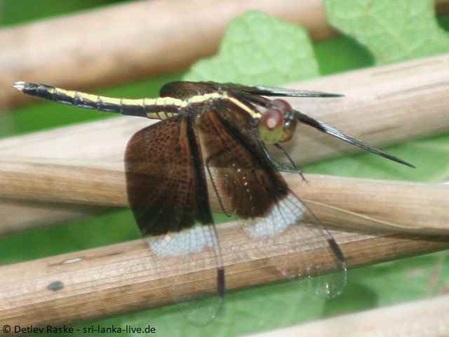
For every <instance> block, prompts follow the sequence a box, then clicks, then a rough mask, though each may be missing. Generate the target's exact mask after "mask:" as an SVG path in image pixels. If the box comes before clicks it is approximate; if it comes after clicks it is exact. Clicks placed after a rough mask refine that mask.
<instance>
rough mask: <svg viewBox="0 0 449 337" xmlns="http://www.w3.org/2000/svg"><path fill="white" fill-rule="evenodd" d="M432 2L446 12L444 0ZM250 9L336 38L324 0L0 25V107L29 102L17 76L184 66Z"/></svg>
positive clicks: (59, 78) (204, 0)
mask: <svg viewBox="0 0 449 337" xmlns="http://www.w3.org/2000/svg"><path fill="white" fill-rule="evenodd" d="M436 5H437V10H438V12H439V13H440V14H446V13H447V12H448V8H449V6H448V2H447V0H438V1H437V2H436ZM247 10H260V11H264V12H266V13H268V14H271V15H274V16H277V17H280V18H282V19H285V20H288V21H291V22H294V23H298V24H301V25H302V26H304V27H305V28H306V29H308V30H309V32H310V35H311V37H312V38H314V39H316V40H321V39H326V38H329V37H332V36H334V35H335V32H334V31H333V30H332V29H331V28H330V27H329V25H328V23H327V20H326V12H325V9H324V6H323V4H322V1H321V0H302V1H298V0H284V1H271V0H263V1H261V0H246V1H238V0H227V1H221V2H217V1H214V0H178V1H163V0H156V1H154V0H153V1H136V2H132V3H127V4H120V5H115V6H109V7H105V8H101V9H96V10H90V11H86V12H81V13H78V14H73V15H68V16H63V17H58V18H54V19H46V20H44V21H37V22H34V23H30V24H25V25H20V26H15V27H10V28H3V29H2V30H0V45H1V46H2V52H1V53H0V74H1V76H0V108H2V109H5V108H11V107H13V106H15V105H17V104H20V103H23V102H25V101H28V99H27V98H26V97H24V96H20V95H16V94H15V93H14V92H13V91H12V90H11V89H10V83H12V82H14V81H17V80H27V81H37V82H46V83H52V84H57V85H60V86H70V87H72V88H83V89H85V90H86V89H92V88H99V87H102V86H110V85H112V84H115V83H121V82H126V81H130V80H136V79H142V78H145V77H148V76H151V75H157V74H162V73H166V72H173V71H176V70H180V69H186V68H187V67H188V66H189V65H190V64H192V63H193V62H194V61H195V60H198V59H200V58H202V57H205V56H208V55H212V54H213V53H215V52H216V50H217V47H218V44H219V41H220V40H221V38H222V36H223V33H224V31H225V28H226V26H227V25H228V23H229V21H230V20H232V19H233V18H234V17H236V16H238V15H240V14H242V13H244V12H245V11H247ZM129 18H132V20H130V19H129Z"/></svg>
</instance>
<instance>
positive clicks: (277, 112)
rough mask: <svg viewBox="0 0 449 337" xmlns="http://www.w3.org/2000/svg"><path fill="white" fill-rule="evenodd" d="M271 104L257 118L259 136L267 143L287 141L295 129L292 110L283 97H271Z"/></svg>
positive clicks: (295, 120)
mask: <svg viewBox="0 0 449 337" xmlns="http://www.w3.org/2000/svg"><path fill="white" fill-rule="evenodd" d="M271 104H272V105H271V107H269V108H268V109H267V110H265V112H264V113H263V115H262V117H261V118H260V120H259V125H258V129H259V137H260V138H261V139H262V140H263V141H264V142H265V143H267V144H276V143H283V142H287V141H289V140H290V139H291V138H292V137H293V134H294V132H295V129H296V123H297V119H296V118H295V116H294V113H293V111H294V110H293V108H292V107H291V105H290V104H289V103H288V102H287V101H285V100H283V99H273V100H272V101H271Z"/></svg>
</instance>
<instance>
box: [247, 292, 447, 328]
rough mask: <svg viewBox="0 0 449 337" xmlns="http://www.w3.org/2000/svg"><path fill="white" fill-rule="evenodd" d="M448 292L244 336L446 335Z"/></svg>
mask: <svg viewBox="0 0 449 337" xmlns="http://www.w3.org/2000/svg"><path fill="white" fill-rule="evenodd" d="M448 322H449V295H442V296H438V297H436V298H432V299H425V300H419V301H414V302H411V303H406V304H400V305H395V306H391V307H385V308H379V309H374V310H369V311H364V312H360V313H355V314H350V315H344V316H340V317H335V318H331V319H325V320H320V321H316V322H311V323H306V324H303V325H297V326H293V327H289V328H285V329H279V330H274V331H269V332H264V333H259V334H252V335H245V336H246V337H293V336H294V337H302V336H307V337H324V336H329V331H332V336H336V337H337V336H345V337H356V336H357V337H368V336H397V337H425V336H447V335H449V324H448Z"/></svg>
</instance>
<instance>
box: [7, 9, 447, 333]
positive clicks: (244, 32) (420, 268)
mask: <svg viewBox="0 0 449 337" xmlns="http://www.w3.org/2000/svg"><path fill="white" fill-rule="evenodd" d="M112 2H118V1H106V0H103V1H101V0H79V1H76V2H75V1H60V0H40V1H39V6H38V7H37V6H25V4H26V2H25V1H15V0H14V1H13V0H4V1H3V2H2V5H3V17H2V18H1V24H2V25H5V26H6V25H11V24H16V23H23V22H27V21H29V20H34V19H37V18H43V17H48V16H51V15H55V14H60V13H67V12H71V11H75V10H80V9H84V8H91V7H94V6H101V5H104V4H107V3H112ZM374 3H375V5H374ZM325 4H326V6H327V8H328V10H329V18H330V20H331V22H332V23H333V24H334V25H335V26H336V27H338V29H340V30H341V31H343V32H345V33H346V34H349V35H350V36H351V37H339V38H336V39H333V40H329V41H323V42H313V43H312V42H311V41H309V39H308V37H307V34H306V33H305V32H304V31H303V30H302V29H300V28H298V27H294V26H292V25H290V24H286V23H282V22H278V20H274V19H270V18H266V17H265V16H264V15H262V14H258V13H251V14H249V15H247V16H245V17H244V18H241V19H238V20H237V21H235V22H234V23H233V24H232V26H231V27H230V29H229V30H228V32H227V34H226V37H225V39H224V42H223V44H222V48H221V50H220V53H219V54H218V55H217V56H216V57H214V58H212V59H210V60H203V61H200V62H199V63H198V64H196V65H195V66H194V67H193V68H192V70H191V71H190V72H188V73H186V74H170V75H166V76H163V77H160V78H151V79H148V80H147V81H142V82H139V83H133V84H129V85H124V86H120V87H116V88H113V89H108V90H104V91H103V92H102V93H105V94H108V95H114V96H119V97H120V96H124V97H125V96H129V97H139V96H157V92H158V89H159V87H160V86H161V85H162V84H163V83H165V82H167V81H170V80H173V79H180V78H182V77H183V76H186V77H187V78H190V79H208V80H212V79H215V80H222V81H236V82H245V83H264V84H282V83H285V82H288V81H295V80H299V79H303V78H310V77H315V76H319V75H326V74H333V73H338V72H342V71H346V70H351V69H358V68H363V67H368V66H372V65H374V64H376V63H377V64H379V63H390V62H397V61H401V60H405V59H409V58H415V57H423V56H427V55H431V54H435V53H441V52H445V51H446V52H447V51H448V49H449V42H448V35H447V33H446V32H444V31H443V30H442V29H441V28H440V27H443V28H444V29H446V30H447V29H448V28H449V18H448V17H441V18H439V19H438V21H436V20H435V18H434V15H433V2H432V1H430V0H425V1H421V2H419V4H420V5H419V6H416V4H417V2H416V1H413V0H400V1H395V2H392V1H387V0H377V1H376V2H374V1H365V0H360V1H358V0H326V1H325ZM370 4H371V5H370ZM413 4H415V5H413ZM273 32H274V33H273ZM149 39H151V37H149ZM356 41H358V43H357V42H356ZM419 41H421V43H419ZM422 41H425V42H424V43H423V42H422ZM359 43H360V44H359ZM362 45H364V46H366V47H367V48H368V49H369V50H370V51H371V52H369V51H368V49H366V48H364V47H363V46H362ZM247 62H249V64H250V65H251V66H247V64H248V63H247ZM286 69H288V71H286ZM99 118H109V116H108V115H107V114H103V113H97V112H91V111H87V112H86V111H78V110H74V109H72V108H69V107H64V106H60V105H56V104H47V103H42V104H37V105H33V106H30V107H26V108H22V109H18V110H17V111H14V113H13V114H5V115H4V116H3V117H2V123H0V124H1V125H2V126H1V129H0V132H1V135H2V136H3V137H6V136H9V135H13V134H21V133H26V132H32V131H36V130H41V129H45V128H50V127H56V126H61V125H67V124H72V123H78V122H82V121H88V120H94V119H99ZM448 139H449V138H448V136H447V135H440V136H435V137H431V138H428V139H423V140H418V141H413V142H409V143H407V144H403V145H398V146H395V147H392V148H390V149H388V150H389V151H391V152H392V153H394V154H397V155H399V156H402V157H404V158H407V160H410V161H411V162H413V163H414V164H415V165H416V166H417V167H418V169H417V170H400V171H399V170H394V169H392V166H391V165H390V164H389V163H387V162H385V161H382V162H381V163H379V161H378V159H377V158H375V157H374V156H372V155H367V154H359V155H354V156H351V157H348V158H339V159H333V160H327V161H325V162H321V163H317V164H314V165H309V166H308V167H306V168H305V171H306V172H319V173H324V174H335V175H346V176H364V177H372V178H382V179H404V180H413V181H435V182H440V181H442V180H443V179H447V177H449V163H448V161H447V157H448V153H449V146H448V144H449V142H448ZM138 237H139V234H138V231H137V229H136V227H135V225H134V224H133V219H132V217H131V215H130V212H129V211H118V212H114V213H111V214H107V215H103V216H98V217H96V218H95V219H90V220H85V221H78V222H76V223H70V224H64V225H61V226H57V227H52V228H47V229H38V230H37V229H36V230H30V231H27V232H25V233H21V234H16V235H13V236H11V237H8V238H2V239H0V262H1V263H13V262H18V261H25V260H30V259H36V258H40V257H45V256H50V255H55V254H61V253H64V252H70V251H76V250H81V249H87V248H91V247H98V246H102V245H106V244H112V243H116V242H123V241H127V240H131V239H136V238H138ZM447 277H448V263H447V253H445V252H442V253H437V254H429V255H426V256H421V257H415V258H409V259H404V260H400V261H394V262H389V263H383V264H379V265H375V266H370V267H364V268H358V269H354V270H351V271H350V273H349V282H348V286H347V288H346V291H345V292H344V293H343V295H342V296H340V297H338V298H336V299H332V300H325V299H321V298H316V297H314V296H312V295H310V294H309V293H307V292H304V291H302V288H301V286H300V285H299V284H298V282H292V283H286V284H278V285H272V286H261V287H257V288H252V289H248V290H243V291H239V292H235V293H231V294H229V296H228V297H227V308H226V312H225V314H223V315H222V316H220V317H219V318H218V319H217V320H215V321H214V322H212V323H211V324H210V325H209V326H207V327H205V328H201V329H198V328H195V327H193V326H191V325H190V324H189V323H188V322H187V321H186V320H184V319H183V317H182V315H181V313H180V310H179V308H178V307H177V306H176V305H173V306H167V307H164V308H158V309H151V310H145V311H140V312H137V313H134V314H128V315H123V316H120V317H116V318H110V319H105V320H102V321H98V322H95V324H100V325H104V326H110V325H112V324H114V325H116V326H123V325H125V324H130V325H132V326H146V325H147V324H149V323H150V324H152V325H154V326H155V327H156V329H157V333H158V334H159V335H161V336H166V335H167V336H168V335H169V336H185V335H195V336H203V335H204V336H210V335H212V334H213V335H215V336H233V335H236V334H243V333H249V332H255V331H265V330H269V329H273V328H276V327H282V326H287V325H291V324H294V323H299V322H305V321H309V320H313V319H319V318H322V317H329V316H333V315H336V314H342V313H347V312H356V311H360V310H363V309H369V308H375V307H378V306H383V305H391V304H395V303H400V302H404V301H409V300H414V299H418V298H423V297H427V296H432V295H435V294H437V293H439V292H442V291H444V289H447V287H448V286H449V283H448V281H447ZM90 324H91V323H88V324H84V325H79V326H78V327H79V328H81V327H83V326H89V325H90ZM79 334H81V333H79ZM76 335H77V334H75V336H76ZM90 335H91V336H95V334H90ZM60 336H63V335H60ZM70 336H73V335H70ZM98 336H100V335H98Z"/></svg>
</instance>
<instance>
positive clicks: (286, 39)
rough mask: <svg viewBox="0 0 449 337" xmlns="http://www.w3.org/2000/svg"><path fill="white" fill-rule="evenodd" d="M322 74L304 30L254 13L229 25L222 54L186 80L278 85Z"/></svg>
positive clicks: (194, 69)
mask: <svg viewBox="0 0 449 337" xmlns="http://www.w3.org/2000/svg"><path fill="white" fill-rule="evenodd" d="M318 74H319V71H318V64H317V62H316V59H315V56H314V53H313V49H312V45H311V42H310V39H309V37H308V36H307V33H306V31H305V30H304V29H303V28H301V27H299V26H297V25H293V24H291V23H287V22H285V21H281V20H278V19H275V18H273V17H270V16H268V15H266V14H263V13H261V12H256V11H252V12H248V13H246V14H244V15H242V16H240V17H238V18H236V19H234V20H233V21H232V22H231V23H230V24H229V27H228V30H227V31H226V34H225V37H224V38H223V41H222V43H221V48H220V51H219V53H218V54H217V55H216V56H214V57H212V58H210V59H206V60H202V61H199V62H197V63H196V64H195V65H194V66H193V67H192V68H191V69H190V71H189V72H188V73H187V74H186V76H185V79H186V80H190V81H217V82H238V83H241V84H253V85H254V84H260V85H278V84H283V83H288V82H293V81H298V80H302V79H306V78H312V77H316V76H318Z"/></svg>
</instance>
